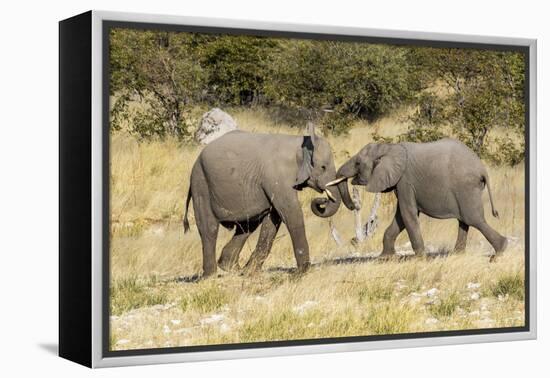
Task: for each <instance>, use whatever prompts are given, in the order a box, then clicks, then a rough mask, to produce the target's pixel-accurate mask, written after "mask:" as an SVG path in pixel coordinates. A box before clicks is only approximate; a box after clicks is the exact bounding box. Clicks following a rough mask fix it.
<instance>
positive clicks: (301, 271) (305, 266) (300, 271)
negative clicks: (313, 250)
mask: <svg viewBox="0 0 550 378" xmlns="http://www.w3.org/2000/svg"><path fill="white" fill-rule="evenodd" d="M310 269H311V263H310V262H309V261H308V262H306V263H303V264H301V265H299V266H298V268H297V269H296V273H297V274H304V273H307V272H308V271H309V270H310Z"/></svg>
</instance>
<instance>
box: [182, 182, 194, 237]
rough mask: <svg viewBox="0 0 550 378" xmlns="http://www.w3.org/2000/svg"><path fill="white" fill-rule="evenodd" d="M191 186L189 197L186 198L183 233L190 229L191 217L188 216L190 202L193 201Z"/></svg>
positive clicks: (188, 192)
mask: <svg viewBox="0 0 550 378" xmlns="http://www.w3.org/2000/svg"><path fill="white" fill-rule="evenodd" d="M191 197H192V195H191V187H189V190H188V191H187V199H186V200H185V215H184V216H183V233H186V232H187V231H189V218H188V217H187V214H188V212H189V202H191Z"/></svg>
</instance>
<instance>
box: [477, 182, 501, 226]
mask: <svg viewBox="0 0 550 378" xmlns="http://www.w3.org/2000/svg"><path fill="white" fill-rule="evenodd" d="M481 179H482V180H483V182H484V183H485V185H486V186H487V191H488V192H489V201H491V211H492V213H493V216H494V217H495V218H498V211H497V210H496V209H495V204H494V202H493V195H492V193H491V185H489V176H488V175H487V174H484V175H483V176H482V178H481Z"/></svg>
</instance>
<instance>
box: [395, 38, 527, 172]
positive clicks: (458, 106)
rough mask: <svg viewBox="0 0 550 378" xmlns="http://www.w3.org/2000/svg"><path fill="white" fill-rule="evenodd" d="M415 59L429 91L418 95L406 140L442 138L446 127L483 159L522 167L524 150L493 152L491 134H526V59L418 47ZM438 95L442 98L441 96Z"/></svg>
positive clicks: (505, 147) (510, 147) (412, 55)
mask: <svg viewBox="0 0 550 378" xmlns="http://www.w3.org/2000/svg"><path fill="white" fill-rule="evenodd" d="M409 59H413V60H414V61H415V62H416V66H417V67H419V72H420V73H419V74H418V77H419V78H421V80H422V81H423V83H424V85H425V86H426V87H430V86H431V88H429V89H427V90H424V91H421V92H420V93H419V94H418V95H417V96H416V100H415V103H416V106H417V110H416V112H415V113H414V114H413V115H412V116H411V118H410V120H411V121H412V126H411V127H410V128H409V131H408V132H407V133H406V134H405V135H404V136H403V139H404V140H410V141H421V142H425V141H430V140H435V139H438V138H439V135H440V131H439V130H440V129H441V127H442V126H449V127H450V129H451V131H452V133H453V134H454V136H456V137H457V138H458V139H460V140H461V141H463V142H464V143H465V144H466V145H468V146H469V147H470V148H471V149H472V150H473V151H474V152H476V153H477V154H478V155H480V156H481V157H484V158H487V159H489V160H492V161H493V162H494V163H497V164H498V163H501V164H502V163H506V164H512V165H513V164H517V163H518V162H519V161H521V157H522V156H523V153H524V152H523V151H524V147H523V146H515V145H514V144H513V143H511V141H510V140H507V141H502V140H499V142H504V143H505V145H503V146H501V150H500V151H499V152H498V153H497V154H491V153H490V152H489V149H488V134H489V131H491V130H492V129H494V128H496V127H500V128H504V129H506V130H509V131H510V132H512V133H516V134H518V135H521V134H522V133H523V130H524V126H525V125H524V123H525V120H524V114H525V108H524V97H523V88H524V75H525V72H524V60H523V56H522V55H521V54H519V53H511V52H499V51H484V50H473V49H435V48H424V49H422V48H417V49H414V50H412V52H411V53H410V55H409ZM436 92H437V93H436Z"/></svg>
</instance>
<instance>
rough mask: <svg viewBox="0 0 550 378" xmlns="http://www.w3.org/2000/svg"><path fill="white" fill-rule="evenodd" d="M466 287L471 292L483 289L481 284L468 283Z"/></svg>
mask: <svg viewBox="0 0 550 378" xmlns="http://www.w3.org/2000/svg"><path fill="white" fill-rule="evenodd" d="M466 287H467V288H468V289H470V290H476V289H479V288H480V287H481V284H480V283H477V282H468V285H466Z"/></svg>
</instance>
